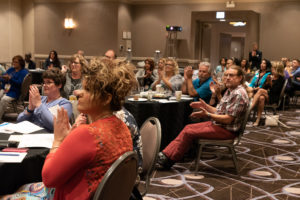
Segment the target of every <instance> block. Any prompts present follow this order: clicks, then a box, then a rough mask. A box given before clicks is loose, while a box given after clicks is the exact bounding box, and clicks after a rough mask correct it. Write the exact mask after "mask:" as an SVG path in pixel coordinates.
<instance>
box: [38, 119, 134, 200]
mask: <svg viewBox="0 0 300 200" xmlns="http://www.w3.org/2000/svg"><path fill="white" fill-rule="evenodd" d="M127 151H132V140H131V135H130V132H129V130H128V128H127V126H126V125H125V124H124V123H123V122H122V121H121V120H119V119H118V118H117V117H115V116H111V117H108V118H104V119H100V120H98V121H96V122H94V123H92V124H89V125H80V126H79V127H77V128H76V129H74V130H73V131H71V133H70V134H69V135H68V136H67V137H66V138H65V140H64V141H63V142H62V144H61V145H60V147H59V148H58V149H57V151H56V152H55V153H50V154H49V155H48V156H47V158H46V160H45V163H44V167H43V171H42V178H43V182H44V184H45V185H46V187H48V188H50V187H51V188H55V196H54V199H64V200H68V199H72V200H76V199H80V200H84V199H90V198H91V197H92V196H93V194H94V192H95V190H96V188H97V186H98V184H99V182H100V181H101V179H102V177H103V176H104V174H105V172H106V171H107V170H108V168H109V167H110V166H111V165H112V163H113V162H114V161H115V160H116V159H118V158H119V157H120V156H121V155H122V154H123V153H125V152H127Z"/></svg>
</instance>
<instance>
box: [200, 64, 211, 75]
mask: <svg viewBox="0 0 300 200" xmlns="http://www.w3.org/2000/svg"><path fill="white" fill-rule="evenodd" d="M200 66H205V67H207V68H208V73H209V74H211V72H212V70H211V64H210V63H209V62H200V63H199V67H200Z"/></svg>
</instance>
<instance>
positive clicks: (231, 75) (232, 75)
mask: <svg viewBox="0 0 300 200" xmlns="http://www.w3.org/2000/svg"><path fill="white" fill-rule="evenodd" d="M234 76H237V74H229V73H228V74H224V77H225V78H227V77H229V78H232V77H234Z"/></svg>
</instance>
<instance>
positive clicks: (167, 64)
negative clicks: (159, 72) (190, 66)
mask: <svg viewBox="0 0 300 200" xmlns="http://www.w3.org/2000/svg"><path fill="white" fill-rule="evenodd" d="M165 65H166V66H174V65H173V64H170V63H166V64H165Z"/></svg>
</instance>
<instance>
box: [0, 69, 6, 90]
mask: <svg viewBox="0 0 300 200" xmlns="http://www.w3.org/2000/svg"><path fill="white" fill-rule="evenodd" d="M5 72H6V70H5V68H4V66H2V65H1V64H0V76H1V75H2V74H4V73H5ZM0 85H1V84H0Z"/></svg>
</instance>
